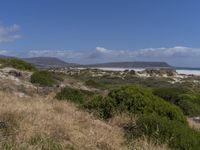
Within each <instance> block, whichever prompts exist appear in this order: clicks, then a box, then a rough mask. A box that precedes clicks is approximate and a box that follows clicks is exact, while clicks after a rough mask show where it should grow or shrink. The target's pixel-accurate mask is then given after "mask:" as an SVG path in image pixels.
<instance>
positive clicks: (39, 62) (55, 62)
mask: <svg viewBox="0 0 200 150" xmlns="http://www.w3.org/2000/svg"><path fill="white" fill-rule="evenodd" d="M0 58H9V56H4V55H0ZM23 60H25V61H26V62H28V63H31V64H33V65H35V66H36V67H38V68H63V67H83V68H89V67H107V68H171V67H172V66H170V65H169V64H167V63H166V62H144V61H134V62H108V63H101V64H87V65H83V64H81V65H80V64H75V63H67V62H65V61H63V60H60V59H59V58H56V57H32V58H23Z"/></svg>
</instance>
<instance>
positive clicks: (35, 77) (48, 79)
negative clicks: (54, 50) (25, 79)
mask: <svg viewBox="0 0 200 150" xmlns="http://www.w3.org/2000/svg"><path fill="white" fill-rule="evenodd" d="M56 82H57V78H56V77H55V75H53V73H51V72H49V71H36V72H34V73H33V74H32V75H31V83H34V84H39V85H40V86H53V85H54V84H55V83H56Z"/></svg>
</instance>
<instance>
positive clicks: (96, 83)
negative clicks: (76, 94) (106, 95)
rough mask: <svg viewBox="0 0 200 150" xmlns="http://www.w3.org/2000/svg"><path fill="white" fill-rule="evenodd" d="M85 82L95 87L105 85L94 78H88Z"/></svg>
mask: <svg viewBox="0 0 200 150" xmlns="http://www.w3.org/2000/svg"><path fill="white" fill-rule="evenodd" d="M85 84H86V85H87V86H90V87H94V88H102V87H103V85H102V84H100V83H98V82H96V81H94V80H91V79H89V80H87V81H86V82H85Z"/></svg>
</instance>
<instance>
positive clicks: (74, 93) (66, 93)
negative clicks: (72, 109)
mask: <svg viewBox="0 0 200 150" xmlns="http://www.w3.org/2000/svg"><path fill="white" fill-rule="evenodd" d="M93 95H94V93H93V92H90V91H86V90H79V89H73V88H70V87H65V88H63V89H62V90H61V91H60V92H59V93H57V95H56V98H57V99H59V100H69V101H72V102H74V103H77V104H83V103H85V101H87V100H88V99H89V98H90V97H91V96H93Z"/></svg>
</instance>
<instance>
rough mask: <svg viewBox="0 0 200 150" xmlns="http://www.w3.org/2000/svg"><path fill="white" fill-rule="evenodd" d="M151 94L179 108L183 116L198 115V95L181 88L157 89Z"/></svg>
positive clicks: (199, 100) (199, 108) (199, 106)
mask: <svg viewBox="0 0 200 150" xmlns="http://www.w3.org/2000/svg"><path fill="white" fill-rule="evenodd" d="M153 93H154V94H155V95H157V96H159V97H161V98H163V99H164V100H166V101H169V102H171V103H173V104H175V105H177V106H179V107H180V108H181V109H182V110H183V112H184V114H185V115H188V116H198V115H200V94H199V93H197V92H195V91H190V90H187V89H183V88H158V89H155V90H154V91H153Z"/></svg>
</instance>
